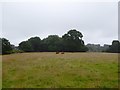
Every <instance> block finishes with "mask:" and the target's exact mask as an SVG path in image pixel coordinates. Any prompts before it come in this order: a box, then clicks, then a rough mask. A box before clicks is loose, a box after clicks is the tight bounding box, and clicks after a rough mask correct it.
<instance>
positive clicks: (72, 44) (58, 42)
mask: <svg viewBox="0 0 120 90" xmlns="http://www.w3.org/2000/svg"><path fill="white" fill-rule="evenodd" d="M82 38H83V35H82V33H81V32H79V31H77V30H75V29H73V30H69V31H68V32H67V33H65V34H64V35H63V36H62V37H59V36H58V35H49V36H48V37H47V38H44V39H42V40H41V39H40V38H39V37H31V38H29V39H28V40H26V41H22V42H20V43H19V46H18V47H17V49H15V48H14V47H13V45H11V44H10V42H9V40H7V39H5V38H0V42H1V44H0V45H2V50H1V51H2V52H1V54H9V53H15V52H87V51H88V48H87V47H86V46H85V43H84V41H83V40H82ZM106 52H113V53H118V52H120V42H119V41H113V42H112V45H111V46H110V47H109V49H108V50H106Z"/></svg>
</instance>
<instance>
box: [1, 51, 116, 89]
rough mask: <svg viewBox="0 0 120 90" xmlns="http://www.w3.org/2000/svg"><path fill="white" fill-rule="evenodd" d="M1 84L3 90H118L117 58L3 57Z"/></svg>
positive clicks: (73, 55) (102, 55) (75, 55)
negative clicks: (106, 89) (28, 89)
mask: <svg viewBox="0 0 120 90" xmlns="http://www.w3.org/2000/svg"><path fill="white" fill-rule="evenodd" d="M2 81H3V82H2V87H3V88H117V87H118V54H114V53H65V54H56V53H55V52H40V53H19V54H11V55H3V56H2Z"/></svg>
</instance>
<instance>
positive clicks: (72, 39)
mask: <svg viewBox="0 0 120 90" xmlns="http://www.w3.org/2000/svg"><path fill="white" fill-rule="evenodd" d="M82 37H83V35H82V33H81V32H79V31H77V30H75V29H73V30H70V31H68V33H67V34H64V35H63V36H62V39H63V45H64V51H69V52H84V51H87V50H88V49H87V47H86V46H85V45H84V41H83V40H82Z"/></svg>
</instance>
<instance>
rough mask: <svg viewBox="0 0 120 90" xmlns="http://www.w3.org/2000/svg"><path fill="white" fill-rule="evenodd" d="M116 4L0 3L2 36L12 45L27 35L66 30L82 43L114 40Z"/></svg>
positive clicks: (46, 34) (116, 14)
mask: <svg viewBox="0 0 120 90" xmlns="http://www.w3.org/2000/svg"><path fill="white" fill-rule="evenodd" d="M117 9H118V7H117V3H115V2H103V3H97V2H93V3H77V2H74V3H69V2H66V3H4V4H3V8H2V10H3V13H2V15H3V17H2V18H3V23H2V24H3V36H4V37H6V38H8V39H9V40H10V41H11V42H12V43H13V44H15V45H18V43H19V42H20V41H22V40H26V39H28V38H29V37H31V36H39V37H40V38H42V39H43V38H45V37H47V36H48V35H50V34H57V35H59V36H62V35H63V34H64V33H66V32H67V31H68V30H70V29H73V28H75V29H77V30H79V31H81V32H82V33H83V35H84V38H83V39H84V41H85V43H89V42H91V43H100V44H104V43H109V44H110V43H111V41H112V40H113V39H117V35H118V30H117V27H118V26H117V23H118V22H117V20H118V12H117Z"/></svg>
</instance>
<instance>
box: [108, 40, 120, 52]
mask: <svg viewBox="0 0 120 90" xmlns="http://www.w3.org/2000/svg"><path fill="white" fill-rule="evenodd" d="M107 52H112V53H120V42H119V41H118V40H113V42H112V45H111V46H110V47H109V49H108V50H107Z"/></svg>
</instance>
